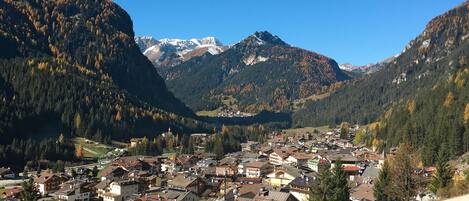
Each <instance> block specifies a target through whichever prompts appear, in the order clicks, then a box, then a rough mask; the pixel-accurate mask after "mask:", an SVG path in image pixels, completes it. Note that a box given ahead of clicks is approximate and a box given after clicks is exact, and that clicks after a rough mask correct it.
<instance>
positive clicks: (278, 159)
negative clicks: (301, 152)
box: [269, 149, 290, 165]
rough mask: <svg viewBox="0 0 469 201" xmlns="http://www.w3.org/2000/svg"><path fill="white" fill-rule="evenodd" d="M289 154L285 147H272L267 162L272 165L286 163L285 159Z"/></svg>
mask: <svg viewBox="0 0 469 201" xmlns="http://www.w3.org/2000/svg"><path fill="white" fill-rule="evenodd" d="M288 156H290V154H289V153H288V151H287V150H285V149H274V150H273V152H272V153H271V154H269V163H270V164H272V165H283V164H286V163H287V162H286V159H287V158H288Z"/></svg>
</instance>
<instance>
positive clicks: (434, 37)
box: [293, 4, 469, 126]
mask: <svg viewBox="0 0 469 201" xmlns="http://www.w3.org/2000/svg"><path fill="white" fill-rule="evenodd" d="M467 13H468V11H467V4H464V5H461V6H459V7H457V8H455V9H453V10H451V11H448V12H447V13H445V14H443V15H442V16H439V17H437V18H435V19H433V20H432V21H431V22H430V23H429V24H428V25H427V27H426V29H425V30H424V32H423V33H422V34H421V35H420V36H418V37H417V38H416V39H414V40H413V41H411V42H410V43H409V44H408V45H407V46H406V47H405V49H404V51H403V52H402V53H401V54H400V55H399V56H398V57H397V58H395V59H394V60H393V61H392V62H391V63H389V64H387V66H386V67H383V69H382V70H380V71H378V72H376V73H373V74H370V75H366V76H364V77H362V78H359V79H356V80H353V81H351V82H350V83H348V84H346V85H344V87H343V88H341V89H339V90H337V91H336V92H335V93H333V94H332V95H331V96H329V97H328V98H325V99H322V100H319V101H310V102H308V103H306V106H305V107H304V108H303V109H302V110H300V111H298V112H296V113H295V114H294V115H293V120H294V124H295V126H308V125H324V124H339V123H340V122H343V121H348V122H353V123H369V122H373V121H375V120H376V119H377V118H378V117H379V116H380V115H381V114H382V113H383V112H384V111H385V110H387V109H388V108H389V107H390V106H391V105H392V103H394V102H397V101H399V100H401V99H404V100H406V99H408V98H409V97H413V96H415V95H416V94H418V93H420V91H422V90H423V91H425V90H427V89H429V88H432V87H433V86H434V85H435V84H436V83H438V82H439V81H441V80H444V79H446V78H447V76H448V74H450V73H452V72H454V71H455V70H456V69H457V67H458V60H459V58H460V56H461V55H467V51H468V50H469V46H468V44H467V39H469V37H468V36H469V29H468V26H469V21H468V16H467Z"/></svg>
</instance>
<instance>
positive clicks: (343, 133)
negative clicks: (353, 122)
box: [340, 123, 350, 139]
mask: <svg viewBox="0 0 469 201" xmlns="http://www.w3.org/2000/svg"><path fill="white" fill-rule="evenodd" d="M349 128H350V125H349V124H348V123H342V125H341V126H340V139H347V138H348V134H349Z"/></svg>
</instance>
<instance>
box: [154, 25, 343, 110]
mask: <svg viewBox="0 0 469 201" xmlns="http://www.w3.org/2000/svg"><path fill="white" fill-rule="evenodd" d="M160 74H161V76H162V77H163V78H165V79H166V83H167V85H168V87H169V89H170V90H171V91H173V93H174V94H175V95H176V97H178V98H180V99H181V100H182V101H183V102H185V103H186V104H187V105H188V106H190V107H191V108H192V109H193V110H196V111H200V110H213V109H218V108H231V109H234V110H241V111H246V112H253V113H257V112H260V111H262V110H269V111H291V109H292V108H293V104H292V103H293V101H294V100H297V99H303V98H308V97H310V96H313V95H315V94H317V93H319V92H320V91H322V90H324V89H325V88H327V87H328V86H332V85H333V84H335V83H337V82H340V81H344V80H348V79H350V77H349V76H348V75H347V74H345V73H344V72H342V71H341V70H340V69H339V66H338V65H337V63H336V62H335V61H334V60H333V59H330V58H328V57H326V56H323V55H320V54H317V53H314V52H311V51H308V50H304V49H301V48H297V47H292V46H290V45H289V44H287V43H285V42H284V41H282V40H281V39H280V38H279V37H277V36H274V35H272V34H271V33H269V32H267V31H263V32H256V33H254V34H253V35H251V36H249V37H247V38H245V39H244V40H242V41H241V42H239V43H237V44H235V45H233V46H231V47H230V48H229V49H227V50H226V51H224V52H222V53H220V54H216V55H212V54H204V55H202V56H199V57H194V58H192V59H190V60H188V61H186V62H184V63H182V64H180V65H176V66H174V67H172V68H165V69H162V70H161V71H160Z"/></svg>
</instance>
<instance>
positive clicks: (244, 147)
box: [241, 141, 259, 152]
mask: <svg viewBox="0 0 469 201" xmlns="http://www.w3.org/2000/svg"><path fill="white" fill-rule="evenodd" d="M258 149H259V143H258V142H254V141H248V142H246V143H241V151H243V152H251V151H257V150H258Z"/></svg>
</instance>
